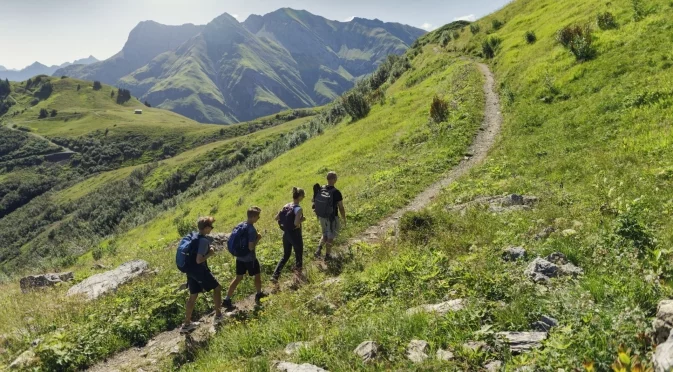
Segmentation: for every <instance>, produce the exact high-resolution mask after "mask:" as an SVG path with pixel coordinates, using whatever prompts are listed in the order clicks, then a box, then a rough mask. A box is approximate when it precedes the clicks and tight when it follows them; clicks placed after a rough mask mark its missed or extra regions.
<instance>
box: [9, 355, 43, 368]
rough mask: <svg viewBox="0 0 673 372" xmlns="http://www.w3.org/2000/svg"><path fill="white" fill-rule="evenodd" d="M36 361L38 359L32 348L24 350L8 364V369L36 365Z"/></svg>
mask: <svg viewBox="0 0 673 372" xmlns="http://www.w3.org/2000/svg"><path fill="white" fill-rule="evenodd" d="M38 361H39V359H38V357H37V355H35V352H34V351H33V350H26V351H24V352H23V353H21V355H19V357H18V358H16V359H15V360H14V361H13V362H12V364H10V365H9V369H10V370H12V369H20V370H25V369H29V368H30V367H33V366H34V365H36V364H37V362H38Z"/></svg>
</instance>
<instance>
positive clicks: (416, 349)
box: [407, 340, 430, 363]
mask: <svg viewBox="0 0 673 372" xmlns="http://www.w3.org/2000/svg"><path fill="white" fill-rule="evenodd" d="M429 349H430V346H429V345H428V342H427V341H424V340H411V342H409V345H407V359H409V360H411V361H412V362H414V363H423V362H424V361H425V360H426V359H428V354H427V353H428V350H429Z"/></svg>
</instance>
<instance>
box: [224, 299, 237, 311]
mask: <svg viewBox="0 0 673 372" xmlns="http://www.w3.org/2000/svg"><path fill="white" fill-rule="evenodd" d="M222 307H223V308H225V309H226V310H228V311H231V310H234V303H233V302H232V301H231V298H230V299H228V300H227V299H224V301H222Z"/></svg>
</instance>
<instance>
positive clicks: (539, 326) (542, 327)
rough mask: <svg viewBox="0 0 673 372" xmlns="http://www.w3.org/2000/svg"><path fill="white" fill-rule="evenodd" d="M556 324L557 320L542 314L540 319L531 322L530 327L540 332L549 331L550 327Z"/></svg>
mask: <svg viewBox="0 0 673 372" xmlns="http://www.w3.org/2000/svg"><path fill="white" fill-rule="evenodd" d="M556 326H558V320H556V319H554V318H552V317H549V316H546V315H543V316H542V317H541V318H540V320H538V321H537V322H535V323H533V324H531V327H533V328H534V329H536V330H538V331H540V332H549V330H550V329H552V328H554V327H556Z"/></svg>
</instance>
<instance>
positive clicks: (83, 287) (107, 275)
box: [67, 260, 149, 300]
mask: <svg viewBox="0 0 673 372" xmlns="http://www.w3.org/2000/svg"><path fill="white" fill-rule="evenodd" d="M148 266H149V265H148V263H147V262H146V261H143V260H134V261H130V262H127V263H125V264H122V265H121V266H119V267H118V268H116V269H114V270H110V271H106V272H104V273H100V274H96V275H92V276H90V277H89V278H87V279H85V280H83V281H82V282H81V283H79V284H76V285H74V286H72V287H71V288H70V289H69V290H68V293H67V295H68V296H84V297H85V298H87V299H89V300H93V299H96V298H98V297H100V296H102V295H104V294H106V293H108V292H110V291H114V290H116V289H117V287H119V286H120V285H122V284H124V283H127V282H129V281H131V280H133V279H134V278H136V277H138V276H140V275H142V274H143V273H144V272H146V271H147V270H148Z"/></svg>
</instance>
